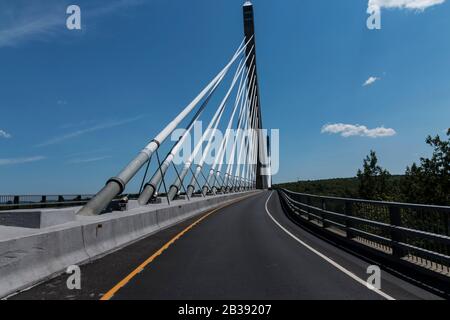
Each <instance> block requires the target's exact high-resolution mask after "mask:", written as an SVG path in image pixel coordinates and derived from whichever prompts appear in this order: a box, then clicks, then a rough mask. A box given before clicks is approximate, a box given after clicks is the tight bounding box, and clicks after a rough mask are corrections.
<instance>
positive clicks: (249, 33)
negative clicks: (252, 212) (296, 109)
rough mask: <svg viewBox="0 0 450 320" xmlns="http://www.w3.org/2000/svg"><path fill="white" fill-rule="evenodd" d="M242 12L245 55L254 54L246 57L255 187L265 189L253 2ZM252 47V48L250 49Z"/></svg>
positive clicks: (265, 152)
mask: <svg viewBox="0 0 450 320" xmlns="http://www.w3.org/2000/svg"><path fill="white" fill-rule="evenodd" d="M243 13H244V34H245V42H248V41H249V44H248V46H247V48H246V51H245V53H246V55H247V56H248V55H254V57H253V59H247V68H248V70H252V68H254V77H255V79H254V82H255V90H256V99H255V104H254V108H256V112H255V114H256V117H257V119H256V121H255V123H256V127H255V128H254V129H256V130H258V151H257V160H256V188H257V189H267V188H268V187H269V184H270V183H269V180H270V177H269V172H270V168H269V166H270V164H269V163H268V159H269V157H268V147H267V137H266V136H264V134H263V131H262V129H263V123H262V116H261V96H260V94H259V92H260V91H259V82H258V72H257V65H256V38H255V17H254V11H253V4H252V3H251V2H250V1H246V2H245V3H244V5H243ZM252 48H253V50H252ZM247 85H248V86H250V85H251V81H250V79H249V81H247ZM248 92H249V93H250V92H251V90H250V87H249V90H248Z"/></svg>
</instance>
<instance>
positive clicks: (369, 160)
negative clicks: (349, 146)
mask: <svg viewBox="0 0 450 320" xmlns="http://www.w3.org/2000/svg"><path fill="white" fill-rule="evenodd" d="M390 176H391V175H390V173H389V172H388V171H387V170H385V169H383V168H382V167H380V166H379V165H378V158H377V155H376V153H375V151H373V150H371V151H370V155H368V156H367V157H366V158H365V159H364V162H363V169H362V170H361V169H360V170H358V173H357V178H358V182H359V185H358V193H359V197H360V198H363V199H368V200H391V199H390V197H389V187H388V179H389V177H390Z"/></svg>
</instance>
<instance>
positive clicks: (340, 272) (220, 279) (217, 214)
mask: <svg viewBox="0 0 450 320" xmlns="http://www.w3.org/2000/svg"><path fill="white" fill-rule="evenodd" d="M369 265H370V263H369V262H366V261H364V260H362V259H360V258H358V257H356V256H354V255H352V254H350V253H348V252H346V251H343V250H341V249H339V248H337V247H334V246H333V245H332V244H330V243H328V242H326V241H324V240H321V239H319V238H318V237H316V236H314V235H312V234H310V233H309V232H307V231H305V230H303V229H302V228H300V227H299V226H297V225H295V224H294V223H292V222H291V221H290V220H289V219H288V218H287V217H286V216H285V214H284V212H283V210H282V208H281V206H280V202H279V198H278V195H277V193H276V192H273V193H272V192H270V191H268V192H261V193H259V194H257V195H255V196H252V197H250V198H247V199H245V200H242V201H239V202H236V203H234V204H231V205H229V206H226V207H224V208H220V209H217V210H214V211H212V212H208V213H205V214H204V215H201V216H198V217H196V218H193V219H190V220H189V221H186V222H183V223H182V224H179V225H177V226H175V227H172V228H170V229H167V230H164V231H162V232H160V233H158V234H156V235H153V236H150V237H148V238H146V239H144V240H141V241H139V242H137V243H135V244H133V245H130V246H128V247H126V248H124V249H122V250H120V251H117V252H115V253H112V254H110V255H108V256H106V257H103V258H101V259H99V260H97V261H95V262H93V263H90V264H87V265H85V266H82V268H81V271H82V274H81V275H82V289H81V290H73V291H71V290H68V289H67V287H66V279H67V275H62V276H59V277H57V278H55V279H53V280H50V281H47V282H45V283H43V284H40V285H38V286H36V287H34V288H31V289H30V290H28V291H25V292H22V293H20V294H18V295H15V296H13V297H11V299H101V298H103V299H113V300H114V299H156V300H161V299H169V300H173V299H177V300H178V299H179V300H196V299H200V300H211V299H224V300H241V299H242V300H255V299H258V300H259V299H262V300H266V299H270V300H279V299H288V300H297V299H307V300H312V299H339V300H342V299H343V300H368V299H370V300H372V299H373V300H386V299H438V297H437V296H435V295H433V294H431V293H430V292H428V291H425V290H423V289H421V288H419V287H416V286H414V285H412V284H411V283H409V282H405V281H403V280H401V279H400V278H398V277H396V276H394V275H392V274H390V273H388V272H386V271H384V270H383V271H382V280H381V290H376V291H374V290H371V289H369V288H368V287H367V286H366V284H365V281H366V279H367V278H368V276H369V275H368V274H367V273H366V271H367V267H368V266H369Z"/></svg>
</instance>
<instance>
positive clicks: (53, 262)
mask: <svg viewBox="0 0 450 320" xmlns="http://www.w3.org/2000/svg"><path fill="white" fill-rule="evenodd" d="M252 194H254V192H251V193H236V194H228V195H220V196H214V197H208V198H206V199H204V198H196V199H191V200H190V201H187V200H180V201H175V202H173V203H171V205H170V206H169V205H167V204H164V203H163V204H155V205H150V206H145V207H138V208H135V209H132V210H129V211H125V212H112V213H109V214H105V215H102V216H96V217H84V216H83V217H81V216H77V219H76V221H73V222H70V223H66V224H63V225H58V226H53V227H48V228H44V229H33V230H32V231H30V230H31V229H24V228H16V229H12V228H13V227H4V226H0V297H5V296H7V295H11V294H13V293H15V292H18V291H20V290H23V289H26V288H28V287H31V286H33V285H35V284H37V283H39V282H42V281H45V280H47V279H49V278H52V277H55V276H57V275H59V274H61V273H63V272H65V270H66V268H67V267H68V266H70V265H82V264H85V263H87V262H90V261H93V260H95V259H98V258H100V257H102V256H104V255H107V254H109V253H111V252H113V251H116V250H119V249H121V248H123V247H125V246H127V245H130V244H132V243H133V242H136V241H139V240H141V239H143V238H145V237H148V236H150V235H152V234H155V233H156V232H158V231H160V230H163V229H165V228H168V227H171V226H173V225H175V224H178V223H180V222H182V221H184V220H187V219H189V218H192V217H194V216H196V215H198V214H200V213H202V212H205V211H208V210H210V209H212V208H214V207H217V206H219V205H222V204H226V203H228V202H232V201H234V200H238V199H240V198H245V197H248V196H250V195H252ZM2 231H3V232H2Z"/></svg>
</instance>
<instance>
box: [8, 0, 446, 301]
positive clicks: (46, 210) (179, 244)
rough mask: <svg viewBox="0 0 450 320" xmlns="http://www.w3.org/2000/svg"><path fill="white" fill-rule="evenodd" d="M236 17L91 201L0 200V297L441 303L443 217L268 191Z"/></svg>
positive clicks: (258, 114) (268, 171) (248, 58)
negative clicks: (133, 186)
mask: <svg viewBox="0 0 450 320" xmlns="http://www.w3.org/2000/svg"><path fill="white" fill-rule="evenodd" d="M243 16H244V37H243V39H242V41H241V43H240V44H239V45H238V47H237V48H235V50H234V53H232V54H231V57H230V59H229V61H227V62H226V63H225V65H224V66H223V67H222V68H221V69H220V71H219V72H218V73H217V74H216V75H215V77H214V78H213V79H211V80H210V82H209V83H208V84H207V85H206V86H205V87H204V88H202V89H201V91H200V93H199V94H198V95H197V96H196V97H195V98H194V99H193V100H192V101H191V102H190V103H189V104H188V105H187V106H185V107H184V108H183V109H182V110H181V112H180V113H179V114H178V115H177V116H176V117H175V118H174V119H173V120H172V121H171V122H170V123H168V124H167V125H166V126H162V130H161V131H160V132H159V134H158V135H157V136H156V137H153V138H150V142H149V143H148V145H146V146H145V147H144V148H143V149H142V150H141V151H140V152H139V153H138V154H137V155H136V157H135V158H134V159H132V160H131V161H130V162H129V164H128V165H127V166H126V167H125V168H124V169H123V170H122V171H120V172H119V173H118V174H117V175H116V176H114V177H112V178H111V179H109V180H108V181H107V182H106V184H105V186H104V187H103V188H102V189H101V190H100V191H99V192H98V193H97V194H95V195H74V196H63V195H61V196H49V195H43V196H34V197H31V196H22V197H21V196H10V197H8V196H4V197H0V208H1V209H2V210H3V211H0V271H1V273H0V296H2V297H5V296H7V297H10V298H11V299H14V298H16V299H60V298H62V299H65V298H67V299H71V298H79V299H103V300H109V299H349V300H354V299H388V300H392V299H438V298H441V297H444V298H447V297H448V292H449V291H448V287H449V283H450V282H449V279H450V270H449V266H450V234H449V227H450V208H448V207H438V206H424V205H413V204H400V203H387V202H376V201H365V200H358V199H343V198H332V197H318V196H314V195H307V194H297V193H293V192H290V191H288V190H276V191H272V190H271V189H272V188H271V187H272V181H271V175H272V164H273V161H274V159H273V157H274V156H275V155H273V154H271V152H270V149H271V148H270V143H269V141H270V138H269V136H268V135H267V132H266V131H264V130H263V129H264V127H263V109H262V105H261V95H260V91H259V78H258V71H257V55H256V36H255V27H254V14H253V5H252V4H251V3H250V2H248V1H247V2H246V3H245V4H244V6H243ZM219 88H223V90H224V92H225V93H224V95H223V96H221V97H217V95H218V94H219V92H220V90H219ZM213 98H219V103H218V104H213V101H214V99H213ZM208 111H209V112H210V113H211V114H212V115H211V116H208ZM200 120H201V121H202V122H203V123H206V128H204V129H205V130H203V132H202V135H201V137H200V138H199V139H197V140H196V141H194V146H193V148H192V150H189V153H188V154H183V156H184V158H183V159H184V161H183V162H182V163H181V164H179V163H177V157H178V156H179V154H180V152H183V153H184V151H185V150H186V149H185V147H186V145H190V143H188V142H190V141H191V136H192V134H193V131H194V128H195V125H196V124H197V123H198V122H199V121H200ZM178 129H184V130H183V131H182V133H181V134H180V136H179V137H177V139H175V140H171V139H170V138H171V136H173V134H174V132H175V131H176V130H178ZM217 133H220V134H219V135H218V134H217ZM164 146H165V147H166V149H167V150H168V152H162V150H163V147H164ZM212 151H214V152H212ZM153 168H155V169H154V170H153V171H152V169H153ZM136 180H138V182H139V186H140V188H139V191H138V192H136V193H131V194H130V193H129V192H128V191H127V186H128V185H129V184H130V182H131V181H136ZM68 268H69V269H68ZM77 270H78V271H77ZM66 271H68V273H66ZM77 272H79V273H77ZM77 275H78V276H79V277H80V278H79V280H80V282H79V283H78V285H79V287H77V279H75V278H73V286H74V287H70V285H69V282H70V281H71V280H70V279H68V277H69V276H77ZM69 280H70V281H69ZM29 288H31V289H29ZM24 289H29V290H26V291H23V290H24Z"/></svg>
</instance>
